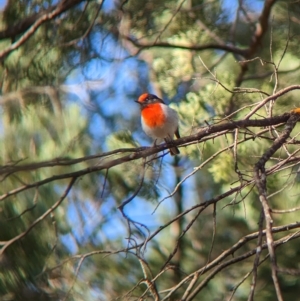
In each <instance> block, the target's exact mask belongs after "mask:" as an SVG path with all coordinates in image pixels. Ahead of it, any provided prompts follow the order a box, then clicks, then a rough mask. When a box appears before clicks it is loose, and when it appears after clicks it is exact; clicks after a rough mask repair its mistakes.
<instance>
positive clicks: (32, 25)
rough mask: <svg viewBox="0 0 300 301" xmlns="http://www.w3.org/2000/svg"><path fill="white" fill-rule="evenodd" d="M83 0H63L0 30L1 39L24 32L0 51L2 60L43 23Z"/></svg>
mask: <svg viewBox="0 0 300 301" xmlns="http://www.w3.org/2000/svg"><path fill="white" fill-rule="evenodd" d="M82 1H83V0H62V1H61V2H60V3H59V4H58V5H56V6H54V7H52V10H51V11H49V10H47V11H46V12H43V13H42V14H37V15H34V16H31V17H29V18H27V19H25V20H23V21H21V22H20V23H19V24H17V25H16V26H15V27H13V28H12V29H8V30H7V31H6V32H0V39H1V37H3V38H4V37H8V36H10V37H14V36H15V35H17V34H18V33H22V32H24V34H23V35H22V36H21V37H20V38H19V39H18V40H17V41H16V42H15V43H13V44H11V45H10V46H9V47H7V48H6V49H4V50H2V51H1V52H0V60H3V59H4V58H5V57H6V56H7V55H8V54H9V53H10V52H12V51H13V50H16V49H17V48H19V47H20V46H21V45H23V44H24V43H25V42H26V41H27V40H28V39H29V38H30V37H31V36H32V35H33V34H34V33H35V32H36V30H37V29H38V28H39V27H40V26H41V25H42V24H43V23H45V22H47V21H49V20H52V19H54V18H56V17H57V16H59V15H61V14H62V13H63V12H65V11H66V10H68V9H70V8H71V7H73V6H75V5H77V4H79V3H80V2H82Z"/></svg>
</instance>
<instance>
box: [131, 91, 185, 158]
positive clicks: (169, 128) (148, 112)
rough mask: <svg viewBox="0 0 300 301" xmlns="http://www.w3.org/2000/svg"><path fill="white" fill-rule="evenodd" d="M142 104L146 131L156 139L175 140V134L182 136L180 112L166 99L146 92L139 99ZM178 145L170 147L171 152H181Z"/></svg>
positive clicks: (175, 153)
mask: <svg viewBox="0 0 300 301" xmlns="http://www.w3.org/2000/svg"><path fill="white" fill-rule="evenodd" d="M135 102H137V103H138V104H140V106H141V121H142V128H143V130H144V132H145V133H146V134H147V135H148V136H150V137H151V138H153V139H155V141H154V144H156V140H162V139H164V140H165V141H166V142H170V141H172V140H173V137H174V134H175V136H176V137H177V138H180V135H179V131H178V114H177V112H176V111H175V110H173V109H171V108H170V107H169V106H167V105H166V104H165V103H164V101H163V100H162V99H160V98H158V97H157V96H156V95H153V94H149V93H144V94H142V95H141V96H140V97H139V98H138V100H136V101H135ZM179 153H180V152H179V149H178V148H177V147H176V146H173V147H171V148H170V154H171V155H172V156H175V155H177V154H179Z"/></svg>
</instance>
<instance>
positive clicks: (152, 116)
mask: <svg viewBox="0 0 300 301" xmlns="http://www.w3.org/2000/svg"><path fill="white" fill-rule="evenodd" d="M143 95H146V96H145V97H147V94H143ZM143 95H141V96H140V98H141V97H142V96H143ZM140 98H139V101H140ZM141 114H142V118H143V120H144V123H145V124H146V125H147V126H149V127H150V128H154V127H161V126H162V125H164V124H165V121H166V116H165V113H164V111H163V109H162V107H161V104H160V103H153V104H149V105H148V106H145V107H144V108H143V109H142V112H141Z"/></svg>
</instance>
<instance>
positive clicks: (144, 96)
mask: <svg viewBox="0 0 300 301" xmlns="http://www.w3.org/2000/svg"><path fill="white" fill-rule="evenodd" d="M148 97H149V93H143V94H142V95H141V96H140V97H139V98H138V100H137V102H139V103H143V102H145V101H146V100H147V98H148Z"/></svg>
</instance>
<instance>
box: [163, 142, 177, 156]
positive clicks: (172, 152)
mask: <svg viewBox="0 0 300 301" xmlns="http://www.w3.org/2000/svg"><path fill="white" fill-rule="evenodd" d="M165 141H166V142H167V143H168V142H171V141H172V139H171V138H169V137H166V138H165ZM169 150H170V155H171V156H175V155H178V154H180V151H179V149H178V148H177V147H176V146H173V147H170V148H169Z"/></svg>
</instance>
